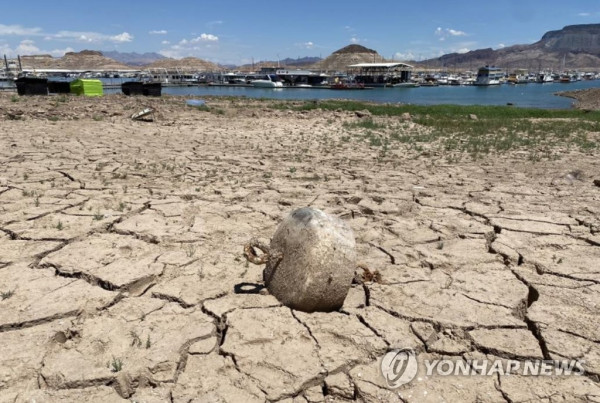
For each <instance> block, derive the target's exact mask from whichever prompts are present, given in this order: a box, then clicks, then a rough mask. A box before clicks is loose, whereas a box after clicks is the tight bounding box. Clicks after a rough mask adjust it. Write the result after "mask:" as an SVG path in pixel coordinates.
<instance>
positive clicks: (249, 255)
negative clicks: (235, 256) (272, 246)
mask: <svg viewBox="0 0 600 403" xmlns="http://www.w3.org/2000/svg"><path fill="white" fill-rule="evenodd" d="M254 248H256V249H259V250H260V251H261V252H262V253H263V254H262V255H260V256H258V255H257V254H256V251H255V250H254ZM244 256H245V257H246V260H248V261H249V262H250V263H253V264H257V265H261V264H266V263H267V262H268V261H269V247H268V246H267V245H265V244H264V243H262V242H260V241H259V240H258V239H256V238H252V239H251V240H250V241H249V242H248V243H247V244H246V245H245V246H244Z"/></svg>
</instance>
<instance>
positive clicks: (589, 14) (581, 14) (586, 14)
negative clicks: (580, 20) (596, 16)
mask: <svg viewBox="0 0 600 403" xmlns="http://www.w3.org/2000/svg"><path fill="white" fill-rule="evenodd" d="M591 15H592V14H591V13H579V14H577V16H578V17H589V16H591Z"/></svg>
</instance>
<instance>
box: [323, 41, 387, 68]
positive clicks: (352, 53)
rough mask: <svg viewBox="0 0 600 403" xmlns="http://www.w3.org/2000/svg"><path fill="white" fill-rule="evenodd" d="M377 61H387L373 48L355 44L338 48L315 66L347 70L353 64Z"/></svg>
mask: <svg viewBox="0 0 600 403" xmlns="http://www.w3.org/2000/svg"><path fill="white" fill-rule="evenodd" d="M377 62H385V59H384V58H383V57H382V56H381V55H379V53H377V52H376V51H374V50H373V49H369V48H365V47H364V46H361V45H356V44H353V45H348V46H346V47H343V48H341V49H339V50H336V51H335V52H333V53H332V54H331V55H330V56H328V57H327V58H325V59H323V60H321V61H320V62H317V63H315V64H314V65H313V68H314V69H318V70H323V71H346V70H347V69H348V66H349V65H351V64H357V63H377Z"/></svg>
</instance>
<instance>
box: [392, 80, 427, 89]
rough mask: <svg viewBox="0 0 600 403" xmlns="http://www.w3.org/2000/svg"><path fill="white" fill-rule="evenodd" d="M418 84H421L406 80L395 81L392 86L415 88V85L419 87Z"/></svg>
mask: <svg viewBox="0 0 600 403" xmlns="http://www.w3.org/2000/svg"><path fill="white" fill-rule="evenodd" d="M420 86H421V84H419V83H414V82H412V81H407V82H404V83H397V84H394V85H393V87H394V88H415V87H420Z"/></svg>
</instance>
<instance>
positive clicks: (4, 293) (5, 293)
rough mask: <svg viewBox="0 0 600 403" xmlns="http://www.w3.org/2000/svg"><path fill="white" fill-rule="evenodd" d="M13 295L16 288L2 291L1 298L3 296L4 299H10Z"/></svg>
mask: <svg viewBox="0 0 600 403" xmlns="http://www.w3.org/2000/svg"><path fill="white" fill-rule="evenodd" d="M13 295H15V290H9V291H2V292H0V298H2V301H4V300H5V299H9V298H10V297H12V296H13Z"/></svg>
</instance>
